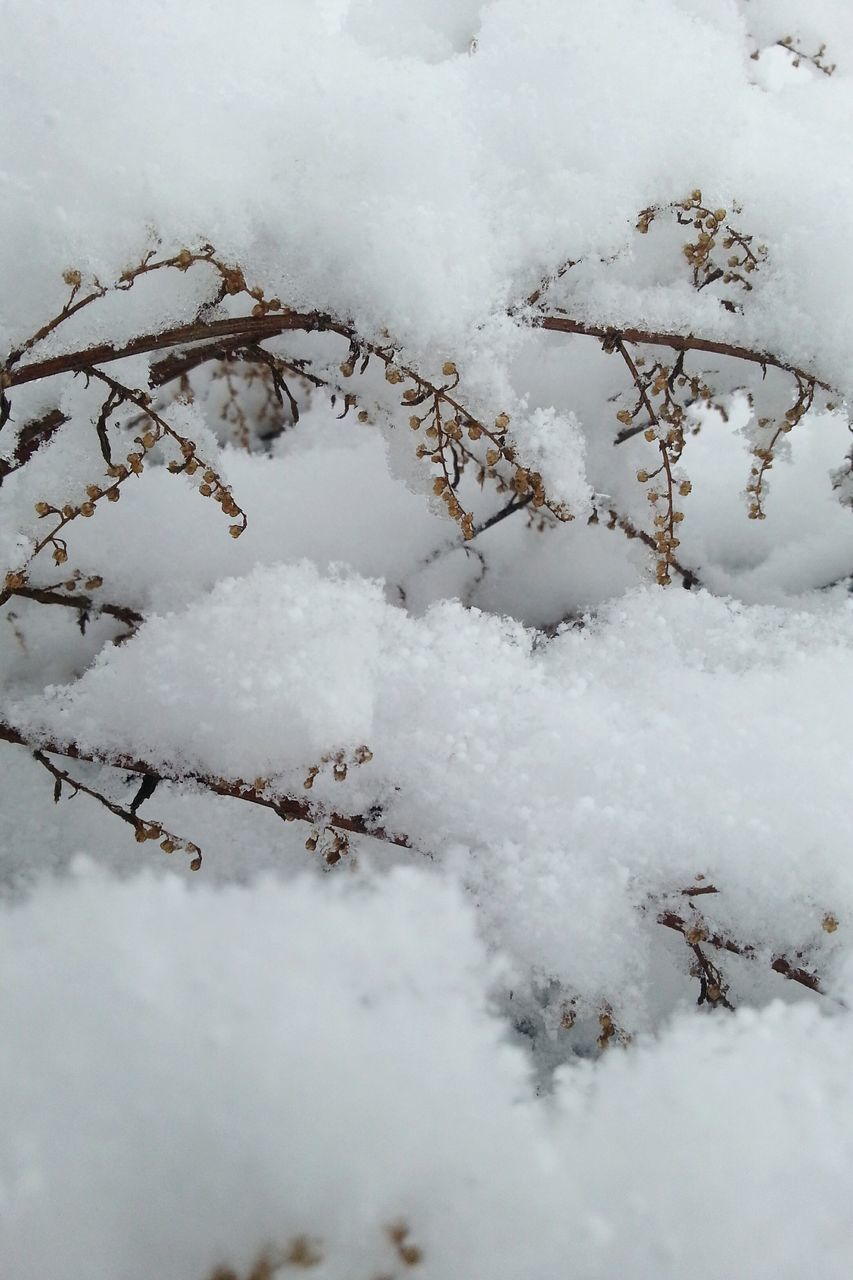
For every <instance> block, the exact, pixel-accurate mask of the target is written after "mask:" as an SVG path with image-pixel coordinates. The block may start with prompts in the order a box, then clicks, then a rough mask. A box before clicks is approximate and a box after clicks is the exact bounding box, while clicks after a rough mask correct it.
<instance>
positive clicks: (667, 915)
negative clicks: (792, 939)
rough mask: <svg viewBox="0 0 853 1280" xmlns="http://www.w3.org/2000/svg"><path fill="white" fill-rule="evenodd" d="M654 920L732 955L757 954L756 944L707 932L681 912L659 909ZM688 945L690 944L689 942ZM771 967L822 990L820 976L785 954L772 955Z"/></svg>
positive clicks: (689, 937) (689, 938)
mask: <svg viewBox="0 0 853 1280" xmlns="http://www.w3.org/2000/svg"><path fill="white" fill-rule="evenodd" d="M657 922H658V924H662V925H663V926H664V928H665V929H673V930H674V931H675V932H676V933H680V934H681V935H682V937H684V938H686V939H687V940H688V942H691V939H696V940H697V941H700V942H702V943H704V944H706V945H707V946H709V947H713V948H714V949H715V950H716V951H729V952H731V954H732V955H735V956H744V957H745V958H746V959H750V960H754V959H755V958H756V950H755V947H753V946H752V945H751V944H750V943H746V942H736V941H735V940H734V939H733V938H727V937H726V936H725V934H722V933H709V932H708V931H707V929H705V928H704V927H702V926H700V925H699V924H698V923H697V921H694V920H685V919H684V917H683V916H680V915H678V913H677V912H675V911H661V912H660V913H659V914H658V916H657ZM691 945H693V943H692V942H691ZM770 968H771V969H772V970H773V971H774V973H781V975H782V977H783V978H789V979H790V980H791V982H798V983H799V984H800V985H801V986H803V987H808V988H809V990H810V991H817V992H818V993H820V994H822V993H823V988H822V986H821V984H820V978H819V977H818V976H817V974H814V973H809V971H808V970H807V969H802V968H800V967H799V966H798V965H794V964H792V963H791V961H790V960H788V959H787V957H786V956H775V957H774V958H773V959H772V960H771V962H770Z"/></svg>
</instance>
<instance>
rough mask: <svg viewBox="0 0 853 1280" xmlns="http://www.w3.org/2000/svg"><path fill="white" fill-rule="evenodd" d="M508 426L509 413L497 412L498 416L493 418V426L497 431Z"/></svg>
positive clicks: (504, 429)
mask: <svg viewBox="0 0 853 1280" xmlns="http://www.w3.org/2000/svg"><path fill="white" fill-rule="evenodd" d="M508 426H509V414H508V413H499V414H498V416H497V417H496V418H495V428H496V429H497V430H498V431H506V429H507V427H508Z"/></svg>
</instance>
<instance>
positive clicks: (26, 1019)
mask: <svg viewBox="0 0 853 1280" xmlns="http://www.w3.org/2000/svg"><path fill="white" fill-rule="evenodd" d="M353 907H357V910H353ZM2 914H3V928H2V932H0V957H2V958H0V968H2V971H3V973H4V974H6V975H10V978H11V980H7V981H5V982H4V984H3V990H2V997H1V998H0V1022H2V1025H3V1028H4V1030H5V1029H6V1028H8V1027H10V1026H12V1027H14V1028H15V1035H14V1037H13V1038H10V1037H9V1036H7V1035H4V1036H3V1038H2V1041H0V1085H2V1091H3V1097H4V1099H5V1107H6V1110H7V1114H8V1115H9V1116H13V1117H14V1126H13V1130H12V1133H11V1134H10V1135H9V1138H8V1139H7V1140H6V1141H5V1142H4V1144H3V1147H2V1154H0V1205H2V1221H3V1232H4V1234H3V1241H4V1243H3V1258H4V1269H5V1270H6V1271H7V1272H8V1273H9V1274H12V1275H15V1276H17V1277H20V1280H30V1277H32V1278H33V1280H35V1278H36V1277H38V1280H42V1278H43V1277H45V1276H50V1277H51V1280H76V1277H78V1276H80V1275H81V1274H86V1275H88V1276H91V1277H92V1278H93V1280H112V1277H114V1276H116V1275H120V1276H122V1277H124V1278H125V1280H135V1278H136V1277H140V1280H141V1278H142V1277H145V1276H150V1275H151V1274H152V1271H153V1272H156V1274H157V1275H158V1276H162V1277H163V1280H183V1277H184V1276H186V1275H192V1276H205V1275H209V1274H211V1273H212V1271H213V1269H214V1267H215V1266H216V1265H217V1264H220V1265H221V1264H225V1263H228V1264H230V1265H232V1266H236V1267H238V1268H239V1269H240V1274H246V1269H248V1267H249V1265H250V1262H251V1259H252V1258H253V1257H254V1256H255V1255H257V1253H258V1252H259V1250H260V1248H261V1247H262V1246H263V1245H265V1244H269V1245H278V1246H280V1247H284V1246H285V1245H286V1244H287V1242H288V1241H289V1240H291V1239H293V1238H295V1237H298V1236H304V1235H308V1236H309V1237H311V1238H312V1239H313V1240H315V1241H317V1242H318V1243H319V1248H320V1249H321V1250H322V1253H323V1257H324V1262H323V1265H322V1267H318V1269H317V1272H316V1274H320V1275H322V1276H324V1277H329V1278H330V1280H331V1278H338V1277H340V1280H344V1277H348V1276H351V1275H352V1274H353V1273H354V1270H355V1274H373V1273H376V1272H378V1271H379V1269H380V1268H383V1267H384V1268H386V1269H388V1272H389V1274H395V1275H401V1274H405V1270H406V1269H405V1268H402V1267H400V1266H399V1262H398V1261H397V1259H396V1258H395V1254H394V1251H393V1249H392V1247H391V1245H390V1243H389V1240H388V1237H387V1234H386V1228H387V1226H389V1225H393V1224H396V1223H400V1222H404V1223H406V1224H407V1225H408V1227H409V1230H410V1240H411V1243H412V1244H414V1245H416V1246H417V1247H418V1248H419V1249H420V1250H421V1251H422V1255H423V1258H422V1263H421V1264H420V1265H419V1266H418V1267H417V1268H416V1269H415V1270H414V1274H416V1275H417V1274H420V1275H423V1276H429V1277H453V1278H456V1277H458V1278H459V1280H462V1277H470V1278H479V1277H483V1280H485V1278H486V1277H507V1278H509V1277H512V1276H518V1275H524V1276H531V1277H539V1276H541V1277H543V1280H544V1277H546V1276H553V1275H555V1274H559V1273H561V1271H562V1270H563V1268H564V1267H565V1265H566V1261H567V1259H568V1260H569V1262H570V1265H571V1267H572V1273H573V1274H574V1275H578V1276H583V1277H589V1278H590V1280H592V1278H597V1277H601V1278H602V1280H604V1277H609V1276H612V1275H615V1274H625V1275H631V1276H638V1277H639V1276H642V1277H646V1276H652V1275H654V1276H661V1277H676V1276H678V1275H682V1274H683V1273H684V1269H685V1268H686V1267H689V1268H690V1270H691V1272H692V1273H693V1274H695V1275H696V1276H698V1277H700V1278H704V1277H707V1278H708V1280H711V1277H714V1276H717V1275H720V1274H723V1275H749V1276H750V1277H753V1276H754V1277H756V1278H757V1280H762V1278H763V1277H767V1280H770V1278H771V1277H773V1278H774V1280H775V1278H777V1277H780V1276H785V1277H788V1276H790V1277H796V1276H801V1275H803V1274H804V1272H805V1270H806V1269H807V1268H808V1266H809V1264H810V1263H811V1262H812V1261H813V1259H814V1258H815V1256H817V1257H819V1258H820V1265H821V1272H822V1274H824V1275H826V1276H828V1277H838V1280H842V1277H844V1276H846V1275H847V1274H849V1270H848V1269H849V1260H850V1245H851V1235H850V1222H849V1214H848V1212H847V1208H848V1204H849V1195H848V1192H849V1185H850V1177H851V1171H853V1128H851V1124H850V1114H851V1104H853V1097H851V1081H850V1072H849V1058H850V1053H851V1049H852V1048H853V1026H851V1019H850V1014H849V1012H843V1013H839V1012H834V1013H831V1014H822V1013H821V1012H820V1011H819V1010H817V1009H816V1008H812V1007H808V1008H807V1007H799V1008H795V1009H791V1008H790V1007H786V1006H785V1005H783V1004H781V1003H779V1002H777V1003H773V1004H770V1005H769V1006H768V1007H767V1008H765V1009H763V1010H762V1011H760V1012H759V1011H750V1010H743V1011H740V1012H738V1013H737V1014H736V1015H734V1016H732V1017H731V1018H726V1019H724V1020H722V1021H720V1020H718V1019H716V1018H702V1017H701V1016H699V1015H698V1014H696V1013H690V1014H682V1015H681V1016H680V1017H678V1018H677V1019H676V1020H675V1021H674V1022H673V1023H672V1024H671V1025H670V1026H668V1027H667V1028H666V1029H665V1030H664V1031H663V1032H662V1034H661V1035H660V1037H659V1038H658V1039H657V1040H655V1041H652V1040H647V1041H643V1042H642V1043H640V1044H638V1045H637V1046H635V1047H633V1048H631V1049H630V1050H629V1051H627V1052H623V1051H622V1050H618V1049H616V1050H612V1051H610V1052H609V1053H608V1054H607V1055H606V1056H605V1058H604V1059H603V1060H602V1062H601V1063H600V1064H599V1065H596V1066H592V1065H590V1064H579V1065H576V1066H572V1067H567V1068H563V1069H562V1070H561V1071H560V1073H559V1074H558V1077H557V1079H556V1081H555V1083H554V1088H553V1092H552V1094H551V1095H550V1096H548V1097H537V1096H536V1093H535V1090H534V1086H533V1082H532V1080H531V1077H530V1074H529V1070H528V1068H527V1065H526V1061H525V1057H524V1055H523V1053H522V1051H521V1050H520V1049H518V1048H513V1047H511V1046H510V1045H509V1044H507V1043H506V1038H505V1032H504V1029H503V1022H502V1020H501V1019H499V1018H498V1017H496V1016H495V1013H494V1011H493V1009H492V1006H491V1002H490V991H491V989H492V988H493V985H494V983H495V981H496V980H497V979H498V977H499V974H498V972H497V971H496V969H495V966H494V965H493V964H492V963H491V962H490V961H488V960H487V958H486V957H485V955H484V953H483V949H482V945H481V944H480V943H479V941H478V940H477V936H476V921H475V918H474V912H473V911H472V909H471V906H470V904H469V902H468V900H467V898H466V897H465V896H464V895H463V894H461V893H460V892H459V890H458V889H455V888H454V887H453V886H452V885H449V884H441V883H439V882H437V881H436V879H435V878H434V877H432V876H430V875H428V874H426V873H425V872H424V871H413V870H409V871H398V872H396V873H394V874H393V875H390V876H386V877H383V878H382V879H373V880H371V881H370V882H369V883H367V884H361V885H359V887H358V888H357V889H353V888H352V887H345V886H344V885H343V884H342V883H339V884H337V885H333V884H328V883H325V882H324V883H319V882H316V881H312V880H308V879H299V880H296V881H291V882H290V883H289V884H286V885H285V884H282V883H281V882H280V881H278V880H277V879H261V880H258V881H257V882H256V883H255V884H253V885H252V886H251V887H248V888H247V887H243V888H238V887H234V886H232V887H230V888H225V889H220V890H213V889H211V888H209V887H202V888H201V889H200V890H198V891H197V892H195V893H192V894H190V893H189V892H188V891H187V890H186V888H185V887H184V886H182V885H180V884H179V883H178V882H177V881H176V880H175V879H174V878H171V877H169V878H166V879H155V878H154V877H153V876H152V875H150V874H146V875H143V876H140V877H139V878H136V879H134V880H132V881H129V882H127V883H125V884H123V885H118V884H116V883H115V882H114V881H112V880H111V879H110V878H108V877H107V876H106V875H105V874H104V873H102V872H99V871H97V870H96V869H95V868H94V867H93V865H92V864H91V863H89V862H86V861H85V860H83V861H78V863H77V864H75V867H74V872H73V876H72V878H71V879H70V880H69V881H66V882H64V883H45V884H44V885H43V886H42V888H41V891H40V892H39V894H38V895H36V896H35V897H34V898H33V899H32V900H30V901H29V902H27V903H25V904H21V905H18V906H15V907H9V906H7V907H5V908H4V909H3V913H2ZM847 981H849V975H848V980H847ZM318 1012H319V1013H320V1016H319V1017H318ZM735 1171H737V1176H734V1174H735ZM744 1187H748V1188H749V1194H748V1195H744V1194H743V1188H744ZM771 1223H772V1226H773V1229H772V1231H765V1228H766V1227H767V1226H769V1225H770V1224H771ZM723 1224H724V1227H725V1229H724V1230H722V1229H719V1227H721V1226H722V1225H723ZM699 1241H701V1248H699V1247H697V1242H699ZM395 1264H396V1266H397V1268H398V1269H397V1270H394V1269H393V1268H394V1267H395ZM283 1274H287V1272H286V1271H285V1272H283Z"/></svg>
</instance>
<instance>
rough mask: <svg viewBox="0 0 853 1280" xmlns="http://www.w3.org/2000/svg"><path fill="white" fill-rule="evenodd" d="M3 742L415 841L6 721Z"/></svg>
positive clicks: (367, 822)
mask: <svg viewBox="0 0 853 1280" xmlns="http://www.w3.org/2000/svg"><path fill="white" fill-rule="evenodd" d="M0 741H4V742H11V743H14V744H15V745H17V746H21V747H27V748H28V749H29V750H30V751H33V750H41V751H42V752H46V753H48V754H50V755H55V756H65V757H66V758H67V759H69V760H84V761H88V762H89V763H91V764H101V765H106V766H108V767H109V768H111V769H121V770H123V771H125V772H128V773H142V774H152V773H156V774H158V775H159V777H161V778H162V779H163V780H164V781H167V782H175V783H181V782H192V783H196V784H197V785H198V786H201V787H204V788H205V789H206V790H207V791H211V792H213V794H214V795H218V796H230V797H231V798H233V799H235V800H245V801H247V802H248V803H249V804H257V805H260V806H261V807H262V808H265V809H272V811H273V812H274V813H277V814H278V815H279V817H280V818H285V819H288V820H291V819H297V820H298V821H300V822H308V823H311V825H312V826H317V825H321V826H327V827H338V828H340V830H342V831H349V832H352V833H353V834H355V835H364V836H372V837H373V838H374V839H376V840H382V841H384V842H385V843H386V844H393V845H398V846H399V847H400V848H403V849H408V848H411V841H410V840H409V839H408V837H407V836H403V835H395V834H394V833H393V832H389V831H386V830H384V828H383V827H380V826H377V825H374V822H373V819H372V818H371V817H369V816H365V815H362V814H353V815H346V814H338V813H332V814H324V813H322V812H320V811H319V810H318V809H317V808H316V806H312V805H310V804H308V803H307V802H306V801H304V800H297V799H295V798H294V797H292V796H282V795H277V794H275V793H274V792H270V791H269V790H268V789H267V788H264V789H263V790H259V789H256V788H255V787H254V786H252V785H251V784H250V783H247V782H244V781H243V780H242V779H241V778H237V779H234V780H232V779H228V778H217V777H213V776H211V775H209V774H204V773H199V772H194V771H187V772H183V771H178V770H169V769H164V768H162V767H161V766H160V765H159V764H158V765H154V764H152V763H151V762H150V761H148V760H137V759H134V758H133V757H131V756H126V755H122V754H120V753H118V754H113V753H109V754H108V753H99V752H94V751H85V750H83V749H82V748H80V747H78V746H77V745H76V743H73V742H57V741H54V740H52V739H49V738H48V739H43V740H38V739H36V738H35V737H33V738H30V737H29V736H28V735H27V734H25V733H23V732H22V731H21V730H20V729H16V728H15V727H14V725H11V724H7V723H6V722H4V721H0Z"/></svg>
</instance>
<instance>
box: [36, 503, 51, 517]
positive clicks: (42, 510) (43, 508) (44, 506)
mask: <svg viewBox="0 0 853 1280" xmlns="http://www.w3.org/2000/svg"><path fill="white" fill-rule="evenodd" d="M52 510H53V508H52V507H51V506H49V505H48V503H46V502H37V503H36V514H37V515H40V516H48V515H50V513H51V511H52Z"/></svg>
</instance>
